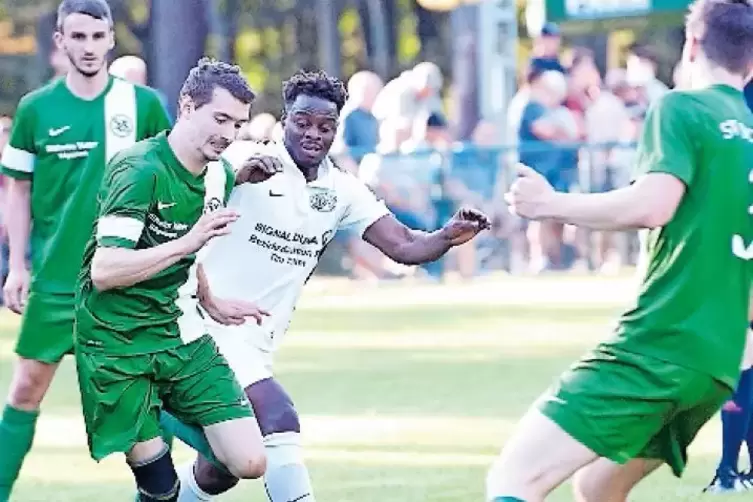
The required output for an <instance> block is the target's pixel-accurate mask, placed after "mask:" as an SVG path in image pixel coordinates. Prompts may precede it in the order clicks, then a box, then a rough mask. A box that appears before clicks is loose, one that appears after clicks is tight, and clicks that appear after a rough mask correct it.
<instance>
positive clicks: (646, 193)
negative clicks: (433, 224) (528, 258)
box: [487, 0, 753, 502]
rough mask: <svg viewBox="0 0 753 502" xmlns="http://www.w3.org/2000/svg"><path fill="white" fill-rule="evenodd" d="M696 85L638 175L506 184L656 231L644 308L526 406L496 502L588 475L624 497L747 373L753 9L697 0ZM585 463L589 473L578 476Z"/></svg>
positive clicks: (671, 110)
mask: <svg viewBox="0 0 753 502" xmlns="http://www.w3.org/2000/svg"><path fill="white" fill-rule="evenodd" d="M683 63H684V64H687V65H688V66H687V71H689V87H688V88H687V89H683V90H675V91H672V92H670V93H668V94H667V95H665V96H664V97H662V98H661V99H659V100H658V101H657V102H656V103H655V104H654V105H653V106H652V108H651V109H650V110H649V112H648V116H647V118H646V124H645V129H644V132H643V137H642V138H641V141H640V144H639V147H638V153H639V155H638V161H637V162H638V165H637V176H636V177H635V179H634V182H633V183H632V184H631V185H630V186H629V187H626V188H622V189H618V190H614V191H611V192H607V193H601V194H563V193H557V192H555V191H554V190H552V188H551V186H550V185H549V184H548V183H547V182H546V180H545V179H544V178H543V177H541V176H540V175H539V174H537V173H536V172H534V171H533V170H532V169H530V168H528V167H526V166H519V171H520V178H519V179H518V180H516V181H515V182H514V183H513V185H512V186H511V188H510V192H509V193H508V194H507V200H508V202H509V204H510V206H511V209H512V210H513V211H514V212H515V213H517V214H518V215H521V216H523V217H526V218H529V219H536V220H541V219H548V220H554V221H561V222H565V223H570V224H574V225H578V226H582V227H588V228H592V229H596V230H623V229H635V228H640V229H649V230H648V238H647V242H646V252H647V256H646V260H645V265H646V266H645V270H644V271H643V278H642V283H641V287H640V292H639V294H638V297H637V299H636V301H635V304H634V306H632V308H631V309H629V310H628V311H626V312H625V313H624V314H623V315H622V317H621V318H620V320H619V323H618V327H617V329H616V332H615V334H614V337H612V338H611V339H610V340H609V341H605V342H603V343H601V344H599V345H598V346H597V347H596V348H595V349H594V350H592V351H590V352H589V353H587V354H586V355H585V356H583V357H582V358H581V359H580V360H579V361H578V362H576V363H575V364H574V365H573V366H572V367H571V368H570V369H569V370H568V371H566V372H565V373H564V374H563V375H562V377H561V378H560V379H559V381H558V383H557V384H556V385H555V386H554V387H553V389H551V391H550V392H549V393H547V394H545V395H543V396H542V397H541V398H540V399H539V400H538V401H537V403H536V405H535V406H534V407H532V409H531V410H530V411H529V412H528V413H527V414H526V415H525V417H524V418H523V419H522V421H521V423H520V424H519V428H518V430H517V432H516V433H515V434H514V435H513V437H512V438H511V439H510V440H509V441H508V442H507V444H506V445H505V447H504V448H503V450H502V452H501V454H500V456H499V457H498V459H497V460H496V461H495V463H494V464H493V466H492V468H491V470H490V472H489V476H488V479H487V494H488V498H489V499H490V500H493V501H495V502H502V501H520V500H522V501H525V502H540V501H542V500H544V499H545V498H546V497H547V495H548V494H549V493H550V492H551V491H552V490H554V489H555V488H556V487H557V486H559V485H560V484H561V483H563V482H564V481H565V480H566V479H568V478H569V477H571V476H573V475H575V479H574V483H573V486H574V489H575V492H576V497H575V498H576V500H578V501H581V502H592V501H594V502H596V501H598V502H604V501H610V502H622V501H625V500H626V499H627V497H628V494H629V492H630V491H631V490H632V488H633V487H634V486H635V485H636V484H637V483H638V482H639V481H640V480H641V479H643V478H644V477H646V476H647V475H649V474H650V473H651V472H653V471H654V470H655V469H657V468H658V467H659V466H661V465H662V464H663V463H667V464H669V466H670V467H671V468H672V471H673V472H674V474H675V475H677V476H680V475H681V473H682V471H683V469H684V468H685V464H686V462H687V447H688V445H689V444H690V443H691V442H692V440H693V438H694V437H695V435H696V434H697V432H698V430H699V429H700V428H701V427H702V426H703V424H705V423H706V422H707V421H708V420H709V419H710V418H711V417H712V416H713V415H714V414H715V413H716V412H717V411H718V410H719V408H720V407H721V406H722V404H723V403H724V402H725V401H726V400H727V399H728V398H729V396H730V395H731V393H732V390H733V389H734V388H735V385H736V384H737V380H738V378H739V376H740V365H741V361H742V356H743V350H744V346H745V341H746V329H747V326H748V305H749V296H750V288H751V264H750V260H751V259H752V258H753V245H752V243H753V218H752V217H751V214H750V208H751V207H752V206H753V190H752V189H751V185H750V183H751V182H752V181H753V176H751V169H752V168H753V114H751V112H750V110H748V108H747V107H746V106H745V100H744V98H743V93H742V89H743V85H744V82H745V80H746V76H747V75H748V74H749V73H750V70H751V68H753V6H752V5H751V4H749V3H748V1H745V0H698V1H697V2H695V3H694V4H693V5H692V6H691V8H690V12H689V15H688V19H687V24H686V43H685V47H684V48H683ZM576 473H577V474H576Z"/></svg>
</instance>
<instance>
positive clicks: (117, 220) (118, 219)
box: [97, 216, 144, 242]
mask: <svg viewBox="0 0 753 502" xmlns="http://www.w3.org/2000/svg"><path fill="white" fill-rule="evenodd" d="M143 230H144V222H143V221H140V220H137V219H135V218H128V217H126V216H103V217H102V218H100V219H99V221H98V222H97V239H102V238H104V237H118V238H121V239H127V240H129V241H131V242H138V241H139V238H140V237H141V232H142V231H143Z"/></svg>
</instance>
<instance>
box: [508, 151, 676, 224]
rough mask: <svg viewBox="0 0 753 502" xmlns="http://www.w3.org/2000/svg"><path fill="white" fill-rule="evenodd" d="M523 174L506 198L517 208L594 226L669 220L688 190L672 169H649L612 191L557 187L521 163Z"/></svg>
mask: <svg viewBox="0 0 753 502" xmlns="http://www.w3.org/2000/svg"><path fill="white" fill-rule="evenodd" d="M517 170H518V174H519V176H520V177H519V178H518V179H517V180H516V181H515V182H514V183H513V184H512V186H511V187H510V191H509V192H508V193H507V194H506V195H505V200H506V201H507V203H508V204H509V205H510V209H511V211H512V212H513V213H515V214H517V215H519V216H522V217H524V218H529V219H532V220H556V221H559V222H562V223H569V224H572V225H577V226H580V227H586V228H592V229H594V230H629V229H641V228H655V227H661V226H664V225H665V224H667V222H669V221H670V220H671V219H672V217H673V216H674V214H675V211H676V210H677V207H678V206H679V205H680V202H681V200H682V197H683V195H684V194H685V184H684V183H683V182H682V181H680V180H679V179H678V178H677V177H675V176H673V175H671V174H666V173H649V174H646V175H643V176H641V177H640V178H638V179H637V180H636V181H635V183H633V184H631V185H630V186H627V187H625V188H620V189H617V190H612V191H610V192H606V193H597V194H579V193H561V192H556V191H554V189H553V188H552V187H551V185H550V184H549V183H548V182H547V180H546V179H545V178H544V177H543V176H541V175H540V174H539V173H537V172H536V171H534V170H533V169H531V168H530V167H528V166H525V165H522V164H521V165H518V167H517Z"/></svg>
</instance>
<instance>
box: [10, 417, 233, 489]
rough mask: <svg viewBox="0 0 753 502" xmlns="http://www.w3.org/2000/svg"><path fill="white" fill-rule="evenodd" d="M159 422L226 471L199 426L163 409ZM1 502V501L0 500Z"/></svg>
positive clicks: (166, 432)
mask: <svg viewBox="0 0 753 502" xmlns="http://www.w3.org/2000/svg"><path fill="white" fill-rule="evenodd" d="M159 423H160V425H161V426H162V430H163V435H165V434H167V435H169V436H171V437H173V436H174V437H176V438H178V439H180V440H181V441H183V442H184V443H186V444H187V445H188V446H190V447H191V448H193V449H194V450H196V451H197V452H199V453H201V454H202V455H203V456H204V458H206V459H207V460H209V461H210V462H211V463H212V464H213V465H214V466H215V467H217V468H219V469H222V471H224V472H228V471H227V467H225V466H224V465H222V464H221V463H220V461H219V460H217V457H215V456H214V452H212V447H211V446H209V441H207V437H206V436H205V435H204V431H203V430H202V429H201V427H198V426H195V425H186V424H184V423H183V422H181V421H180V420H178V419H177V418H175V417H174V416H172V415H171V414H169V413H167V412H166V411H163V412H162V413H160V417H159ZM0 502H2V501H0Z"/></svg>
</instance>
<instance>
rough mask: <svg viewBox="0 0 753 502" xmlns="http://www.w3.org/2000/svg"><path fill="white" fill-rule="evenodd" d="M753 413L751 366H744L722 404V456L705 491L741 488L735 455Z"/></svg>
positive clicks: (729, 490)
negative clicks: (728, 395)
mask: <svg viewBox="0 0 753 502" xmlns="http://www.w3.org/2000/svg"><path fill="white" fill-rule="evenodd" d="M751 413H753V369H747V370H745V371H743V372H742V374H741V375H740V380H739V382H738V385H737V389H736V390H735V393H734V395H733V396H732V398H731V399H730V400H729V401H727V402H726V403H724V406H722V411H721V416H722V458H721V459H720V461H719V465H718V466H717V469H716V473H715V475H714V479H713V480H712V481H711V483H710V484H709V486H708V487H707V488H706V490H705V491H707V492H710V493H728V492H736V491H740V490H742V488H743V486H742V484H741V480H740V473H739V469H738V458H739V456H740V449H741V448H742V444H743V441H744V440H745V437H746V435H747V432H748V429H749V428H750V423H751Z"/></svg>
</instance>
